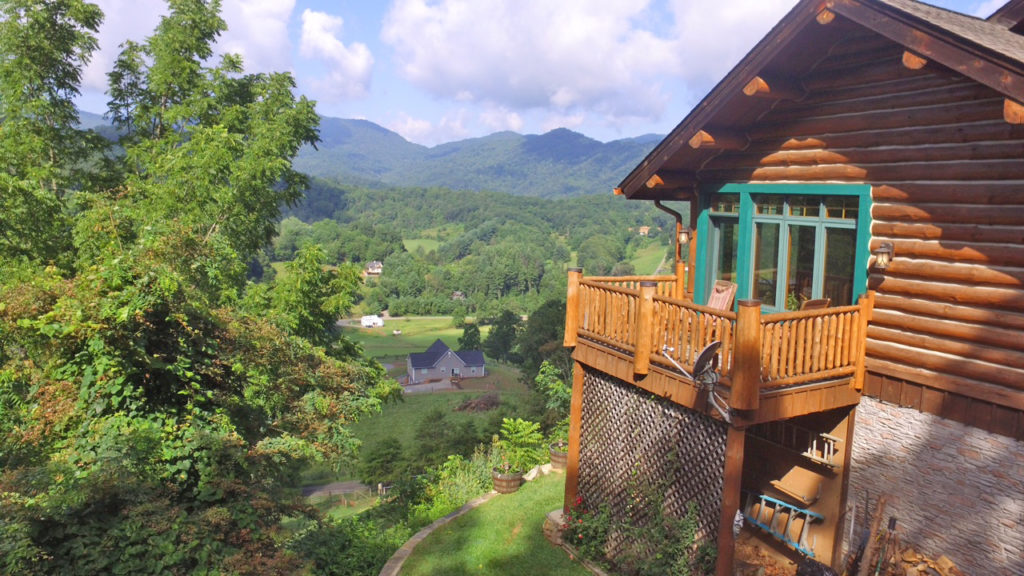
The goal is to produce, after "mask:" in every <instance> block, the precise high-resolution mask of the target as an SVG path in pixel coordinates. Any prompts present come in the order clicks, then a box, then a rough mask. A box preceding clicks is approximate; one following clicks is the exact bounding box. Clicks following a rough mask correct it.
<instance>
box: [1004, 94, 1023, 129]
mask: <svg viewBox="0 0 1024 576" xmlns="http://www.w3.org/2000/svg"><path fill="white" fill-rule="evenodd" d="M1003 119H1004V120H1006V121H1007V122H1008V123H1010V124H1024V104H1021V103H1020V102H1017V101H1015V100H1010V99H1009V98H1007V99H1005V100H1003Z"/></svg>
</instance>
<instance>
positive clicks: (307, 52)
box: [299, 9, 373, 99]
mask: <svg viewBox="0 0 1024 576" xmlns="http://www.w3.org/2000/svg"><path fill="white" fill-rule="evenodd" d="M343 24H344V21H343V20H342V19H341V18H340V17H338V16H332V15H330V14H326V13H324V12H316V11H313V10H309V9H307V10H305V11H304V12H303V13H302V40H301V43H300V46H299V50H300V52H301V54H302V56H304V57H306V58H313V59H318V60H322V61H323V62H324V64H325V65H326V66H327V68H328V70H329V72H328V73H327V75H326V78H322V79H319V80H316V81H314V82H313V85H314V86H315V87H316V89H317V91H318V92H319V93H320V95H321V96H322V97H324V96H326V97H328V98H331V99H342V98H357V97H362V96H365V95H366V93H367V91H368V89H369V85H370V73H371V71H372V69H373V55H372V54H370V49H369V48H367V47H366V45H365V44H361V43H358V42H354V43H352V44H349V45H348V46H346V45H345V44H344V43H343V42H342V41H341V40H339V39H338V36H340V34H341V30H342V26H343Z"/></svg>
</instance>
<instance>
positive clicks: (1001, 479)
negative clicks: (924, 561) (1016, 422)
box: [847, 397, 1024, 576]
mask: <svg viewBox="0 0 1024 576" xmlns="http://www.w3.org/2000/svg"><path fill="white" fill-rule="evenodd" d="M855 426H856V427H855V432H854V442H853V455H852V458H853V459H852V463H851V466H850V486H849V488H850V490H849V502H850V503H851V504H853V503H855V504H856V518H855V525H856V527H855V534H860V533H861V531H862V530H863V527H864V526H865V522H864V521H865V514H864V510H865V501H866V500H867V501H869V502H870V503H869V505H868V508H867V510H868V511H869V512H871V511H874V508H875V503H876V501H877V498H878V496H879V495H880V494H883V493H884V494H887V495H888V496H889V506H888V508H887V517H888V516H896V519H897V526H896V529H897V534H898V535H899V537H900V539H901V541H902V542H904V543H905V544H909V545H911V546H913V547H914V548H915V549H916V550H918V551H919V552H921V553H923V554H925V555H927V556H930V557H933V558H936V557H938V556H939V555H941V554H945V555H946V556H948V557H949V558H950V559H951V560H953V562H954V563H956V565H957V567H959V568H960V569H961V570H963V571H964V573H965V574H969V575H973V576H1021V575H1024V442H1019V441H1016V440H1014V439H1012V438H1009V437H1006V436H1000V435H998V434H991V433H988V432H985V431H983V430H980V429H978V428H973V427H969V426H965V425H963V424H959V423H956V422H953V421H951V420H946V419H943V418H940V417H938V416H933V415H930V414H924V413H922V412H919V411H917V410H914V409H911V408H901V407H899V406H895V405H892V404H887V403H883V402H881V401H878V400H875V399H873V398H868V397H864V398H863V399H862V400H861V403H860V406H858V408H857V418H856V425H855ZM887 517H886V519H887ZM886 519H883V522H882V525H883V526H884V525H885V520H886ZM848 527H849V526H847V528H848ZM855 538H859V537H858V536H855ZM847 546H849V542H847Z"/></svg>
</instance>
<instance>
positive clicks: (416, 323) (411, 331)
mask: <svg viewBox="0 0 1024 576" xmlns="http://www.w3.org/2000/svg"><path fill="white" fill-rule="evenodd" d="M489 329H490V326H481V327H480V338H481V339H483V338H484V337H486V336H487V332H488V331H489ZM395 330H399V331H401V334H397V335H396V334H395V333H394V331H395ZM342 333H344V334H345V335H346V336H348V337H349V338H351V339H353V340H355V341H356V342H359V343H360V344H362V345H363V350H364V351H365V352H366V355H367V356H369V357H371V358H377V359H379V360H380V359H386V358H390V359H396V358H399V357H400V358H401V359H402V361H403V362H404V361H405V360H404V358H405V356H406V355H408V354H409V353H410V352H423V351H425V350H426V349H427V348H428V347H429V346H430V345H431V344H433V343H434V340H437V339H438V338H440V339H441V340H442V341H444V343H445V344H447V345H448V346H449V347H451V348H452V349H453V350H457V349H458V347H459V338H460V337H462V329H461V328H456V327H454V326H452V319H451V317H450V316H429V317H413V316H410V317H402V318H385V319H384V326H383V327H382V328H363V327H361V326H360V325H359V318H353V319H351V320H350V325H347V326H344V327H343V328H342Z"/></svg>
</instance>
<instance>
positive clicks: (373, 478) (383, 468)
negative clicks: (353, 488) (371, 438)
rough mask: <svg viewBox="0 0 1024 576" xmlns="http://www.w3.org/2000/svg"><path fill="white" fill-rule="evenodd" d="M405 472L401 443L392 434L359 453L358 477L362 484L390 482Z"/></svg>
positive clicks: (406, 467) (406, 470) (373, 484)
mask: <svg viewBox="0 0 1024 576" xmlns="http://www.w3.org/2000/svg"><path fill="white" fill-rule="evenodd" d="M407 472H408V466H407V464H406V463H405V458H404V455H403V454H402V443H401V442H400V441H399V440H398V438H395V437H394V436H387V437H386V438H382V439H381V440H380V441H378V442H377V443H376V444H374V445H372V446H370V447H369V448H367V449H365V450H363V451H362V453H361V454H360V459H359V478H360V482H362V483H363V484H367V485H369V486H375V485H376V484H378V483H383V484H391V483H393V482H396V481H397V480H398V479H399V478H400V477H401V475H403V474H406V473H407Z"/></svg>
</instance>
